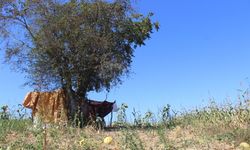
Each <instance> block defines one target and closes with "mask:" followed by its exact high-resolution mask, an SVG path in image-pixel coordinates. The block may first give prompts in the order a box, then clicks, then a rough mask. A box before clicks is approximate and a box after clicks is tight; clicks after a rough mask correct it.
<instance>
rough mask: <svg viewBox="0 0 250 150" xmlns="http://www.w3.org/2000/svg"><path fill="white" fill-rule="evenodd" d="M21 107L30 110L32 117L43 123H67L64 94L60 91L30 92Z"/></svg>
mask: <svg viewBox="0 0 250 150" xmlns="http://www.w3.org/2000/svg"><path fill="white" fill-rule="evenodd" d="M23 106H24V107H26V108H30V109H32V116H33V117H39V118H40V119H41V120H43V121H44V122H55V123H58V122H67V120H68V119H67V109H66V106H65V93H64V92H63V90H62V89H59V90H56V91H53V92H30V93H28V94H27V95H26V97H25V99H24V102H23Z"/></svg>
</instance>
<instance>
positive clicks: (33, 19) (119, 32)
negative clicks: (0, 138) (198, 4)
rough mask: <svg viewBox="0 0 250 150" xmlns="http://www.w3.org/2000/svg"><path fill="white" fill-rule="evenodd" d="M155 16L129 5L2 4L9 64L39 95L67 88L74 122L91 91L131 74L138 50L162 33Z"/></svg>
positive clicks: (101, 0) (123, 0)
mask: <svg viewBox="0 0 250 150" xmlns="http://www.w3.org/2000/svg"><path fill="white" fill-rule="evenodd" d="M152 15H153V14H152V13H149V14H148V15H142V14H140V13H138V12H136V11H135V10H133V8H132V7H131V2H130V1H129V0H112V1H110V0H106V1H105V0H68V1H67V0H61V1H60V0H1V1H0V35H1V37H0V39H1V40H2V41H4V42H2V44H5V45H4V46H3V47H2V49H3V50H5V52H6V55H5V61H6V62H7V63H11V64H12V67H14V68H15V69H17V70H19V71H21V72H23V73H25V74H26V77H27V82H26V84H27V85H30V86H32V87H34V89H36V90H53V89H56V88H64V89H65V91H66V93H67V96H68V101H69V110H70V113H69V116H71V118H72V117H73V116H74V115H75V114H76V112H77V106H78V102H79V101H80V100H81V99H85V98H86V94H87V93H88V92H89V91H97V92H98V91H101V90H103V89H106V90H109V89H110V88H111V87H112V86H114V85H117V84H119V83H121V78H122V76H123V75H125V74H127V73H129V70H130V65H131V62H132V58H133V53H134V50H135V49H136V47H137V46H141V45H144V44H145V43H144V42H145V40H146V39H148V38H150V34H151V33H152V32H153V30H154V29H158V23H156V22H155V23H154V22H152V21H151V16H152Z"/></svg>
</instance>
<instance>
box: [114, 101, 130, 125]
mask: <svg viewBox="0 0 250 150" xmlns="http://www.w3.org/2000/svg"><path fill="white" fill-rule="evenodd" d="M127 108H128V105H127V104H125V103H122V105H121V107H120V108H119V110H118V112H117V123H116V124H117V125H125V124H126V122H127V115H126V109H127Z"/></svg>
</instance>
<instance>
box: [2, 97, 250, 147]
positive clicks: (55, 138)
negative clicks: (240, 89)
mask: <svg viewBox="0 0 250 150" xmlns="http://www.w3.org/2000/svg"><path fill="white" fill-rule="evenodd" d="M124 110H125V109H123V112H125V111H124ZM165 110H167V111H169V109H165ZM162 113H163V114H162V116H163V117H164V118H162V119H161V120H158V122H157V123H155V122H148V120H151V119H150V118H146V119H144V120H147V122H145V121H143V120H141V124H140V125H139V126H136V125H138V120H139V121H140V118H135V120H137V124H131V123H130V124H128V123H126V122H125V123H124V122H123V123H124V127H123V128H119V127H116V128H108V129H106V130H101V131H96V130H95V129H94V128H93V127H85V128H73V127H63V126H56V125H50V126H49V127H48V128H47V129H46V133H47V134H46V135H45V129H43V128H36V129H35V128H33V125H32V122H31V121H30V120H29V119H13V118H9V119H6V118H5V119H0V150H5V149H11V150H12V149H14V150H15V149H25V150H26V149H34V150H37V149H44V137H45V136H46V148H47V149H48V150H54V149H56V150H57V149H58V150H69V149H72V150H74V149H75V150H78V149H85V150H143V149H145V150H166V149H170V150H172V149H178V150H179V149H180V150H200V149H202V150H233V149H239V150H240V148H239V145H240V143H241V142H246V143H250V106H249V100H244V101H243V102H241V103H240V104H238V105H234V106H233V105H228V104H226V105H224V106H218V105H217V104H215V103H211V104H210V105H209V106H207V107H205V108H201V109H197V110H193V111H189V112H182V113H181V114H177V115H176V116H174V117H172V118H170V117H169V116H167V114H169V112H164V111H163V112H162ZM120 116H124V117H125V114H122V115H120ZM148 116H149V115H148ZM144 118H145V117H144ZM120 120H122V118H120ZM118 124H119V125H122V122H120V123H118ZM144 125H146V126H144ZM108 136H110V137H112V139H113V140H112V142H111V143H109V144H105V143H104V142H103V140H104V138H105V137H108ZM241 149H242V150H243V148H241ZM249 149H250V148H245V150H249Z"/></svg>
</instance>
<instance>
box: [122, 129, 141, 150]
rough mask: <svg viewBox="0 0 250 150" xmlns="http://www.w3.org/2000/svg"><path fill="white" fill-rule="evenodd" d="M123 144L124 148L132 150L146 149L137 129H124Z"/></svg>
mask: <svg viewBox="0 0 250 150" xmlns="http://www.w3.org/2000/svg"><path fill="white" fill-rule="evenodd" d="M122 142H123V145H122V149H130V150H144V149H145V148H144V146H143V142H142V141H141V139H140V138H139V136H138V134H137V133H136V131H134V130H132V131H130V130H128V129H125V130H124V131H123V139H122Z"/></svg>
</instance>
